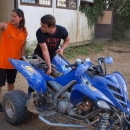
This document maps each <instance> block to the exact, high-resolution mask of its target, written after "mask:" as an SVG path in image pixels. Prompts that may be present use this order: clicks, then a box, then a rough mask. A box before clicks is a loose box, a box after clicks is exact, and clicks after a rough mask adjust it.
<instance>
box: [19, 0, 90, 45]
mask: <svg viewBox="0 0 130 130" xmlns="http://www.w3.org/2000/svg"><path fill="white" fill-rule="evenodd" d="M79 3H80V0H78V6H79ZM18 7H19V8H21V9H22V10H23V11H24V14H25V19H26V27H27V29H28V38H27V39H28V42H29V43H30V44H31V43H32V42H33V41H35V40H36V35H35V34H36V30H37V29H38V28H39V27H40V19H41V17H42V16H43V15H46V14H52V15H53V16H54V17H55V18H56V24H58V25H61V26H64V27H66V28H67V30H68V32H69V35H70V38H71V41H70V43H75V42H81V41H86V40H90V37H89V36H90V31H89V29H88V24H87V18H86V17H85V15H84V14H81V12H79V11H78V9H77V10H69V9H61V8H56V0H53V3H52V8H48V7H36V6H25V5H20V0H19V3H18Z"/></svg>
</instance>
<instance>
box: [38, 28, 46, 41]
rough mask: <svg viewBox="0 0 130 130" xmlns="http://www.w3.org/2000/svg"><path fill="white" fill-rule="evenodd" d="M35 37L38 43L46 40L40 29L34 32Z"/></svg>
mask: <svg viewBox="0 0 130 130" xmlns="http://www.w3.org/2000/svg"><path fill="white" fill-rule="evenodd" d="M36 38H37V41H38V43H45V42H46V39H45V37H44V35H43V33H42V32H41V30H40V29H38V30H37V32H36Z"/></svg>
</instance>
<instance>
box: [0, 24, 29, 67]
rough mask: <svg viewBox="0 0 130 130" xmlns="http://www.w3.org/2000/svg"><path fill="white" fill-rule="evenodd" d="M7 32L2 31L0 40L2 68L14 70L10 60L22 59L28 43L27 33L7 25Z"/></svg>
mask: <svg viewBox="0 0 130 130" xmlns="http://www.w3.org/2000/svg"><path fill="white" fill-rule="evenodd" d="M7 24H8V25H7V28H6V30H5V31H4V30H2V32H1V38H0V68H2V69H13V68H14V67H13V65H12V64H11V63H10V62H9V60H8V59H9V58H14V59H20V56H21V49H22V47H23V46H24V44H25V42H26V37H27V31H26V30H19V29H17V28H15V27H14V26H13V25H12V24H11V23H7Z"/></svg>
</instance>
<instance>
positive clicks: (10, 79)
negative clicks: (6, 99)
mask: <svg viewBox="0 0 130 130" xmlns="http://www.w3.org/2000/svg"><path fill="white" fill-rule="evenodd" d="M16 74H17V70H16V69H1V68H0V87H2V86H5V82H6V81H7V83H8V84H13V83H14V82H15V78H16Z"/></svg>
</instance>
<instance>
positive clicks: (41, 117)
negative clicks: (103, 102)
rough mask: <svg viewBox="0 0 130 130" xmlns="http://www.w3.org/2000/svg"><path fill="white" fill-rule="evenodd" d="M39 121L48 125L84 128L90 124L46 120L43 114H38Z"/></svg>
mask: <svg viewBox="0 0 130 130" xmlns="http://www.w3.org/2000/svg"><path fill="white" fill-rule="evenodd" d="M38 117H39V119H40V120H41V121H43V122H44V123H46V124H47V125H49V126H56V127H57V126H58V127H71V128H84V127H89V126H90V125H76V124H62V123H51V122H50V121H48V120H46V119H45V118H44V117H43V116H40V115H39V116H38Z"/></svg>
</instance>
